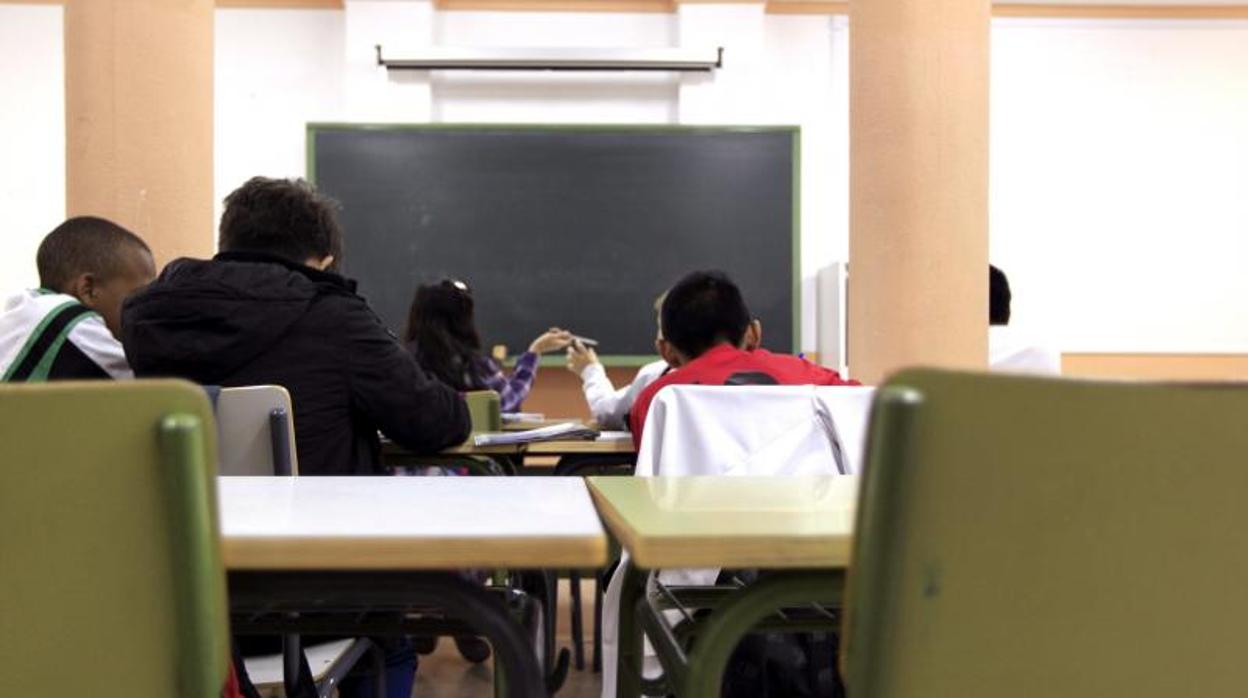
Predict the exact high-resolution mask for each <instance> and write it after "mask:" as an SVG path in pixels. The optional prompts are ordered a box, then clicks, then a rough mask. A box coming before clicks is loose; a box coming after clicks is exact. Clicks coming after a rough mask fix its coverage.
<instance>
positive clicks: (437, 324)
mask: <svg viewBox="0 0 1248 698" xmlns="http://www.w3.org/2000/svg"><path fill="white" fill-rule="evenodd" d="M474 308H475V301H474V300H473V297H472V290H471V289H470V288H468V284H466V283H464V282H463V281H453V280H449V279H448V280H445V281H442V282H440V283H437V284H431V285H427V286H421V287H420V288H418V289H416V296H415V298H413V299H412V306H411V309H410V310H409V312H408V316H407V332H406V333H405V334H404V337H403V338H404V341H406V342H407V348H408V351H410V352H411V353H412V355H413V356H415V357H416V360H417V361H419V362H420V365H421V366H422V367H423V368H424V369H425V370H426V371H428V372H429V373H430V374H431V375H433V376H436V377H437V378H438V380H440V381H442V382H443V383H445V384H447V385H449V386H451V387H452V388H455V389H456V390H461V391H464V392H467V391H472V390H493V391H494V392H496V393H498V395H499V399H500V402H501V406H502V411H503V412H508V413H510V412H518V411H519V410H520V406H521V405H522V404H523V403H524V399H525V398H526V397H528V395H529V390H530V389H532V387H533V379H534V378H536V376H537V361H538V358H539V357H540V356H541V355H542V354H545V353H547V352H552V351H558V350H560V349H563V348H564V347H566V346H568V344H569V343H570V342H571V341H572V335H571V334H570V333H568V332H565V331H564V330H561V329H559V328H557V327H554V328H551V329H550V330H549V331H547V332H545V333H543V334H542V335H541V336H539V337H538V338H537V339H535V340H533V343H532V344H530V345H529V350H528V351H526V352H525V353H523V354H521V355H520V358H518V359H516V367H515V369H513V370H512V372H511V375H510V376H508V375H506V374H504V373H503V371H502V368H500V367H499V365H498V363H497V362H496V361H494V360H493V359H491V358H490V357H488V356H485V355H484V354H482V353H481V338H480V336H479V335H478V334H477V325H476V319H475V317H474V315H475V312H474Z"/></svg>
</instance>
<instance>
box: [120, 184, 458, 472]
mask: <svg viewBox="0 0 1248 698" xmlns="http://www.w3.org/2000/svg"><path fill="white" fill-rule="evenodd" d="M220 249H221V252H220V254H218V255H217V256H216V257H214V258H213V259H212V260H208V261H204V260H193V259H180V260H177V261H175V262H172V263H170V264H169V266H168V267H167V268H166V269H165V271H164V273H163V274H161V275H160V278H159V279H157V280H156V282H155V283H153V284H152V285H151V286H149V287H148V288H147V289H145V290H144V291H143V292H142V293H139V294H137V295H136V296H134V297H133V298H131V299H130V300H129V301H128V302H127V303H126V306H125V310H124V311H123V315H124V323H123V324H124V332H123V337H122V342H123V344H125V347H126V355H127V356H129V357H130V363H131V365H132V366H133V367H134V370H135V373H136V374H137V375H139V376H179V377H182V378H187V379H190V380H193V381H196V382H198V383H202V384H206V385H223V386H239V385H260V384H275V385H281V386H285V387H286V389H287V390H289V391H290V394H291V399H292V400H293V402H294V410H295V441H296V445H297V448H298V450H299V467H300V471H301V472H302V473H303V474H305V475H375V474H381V473H382V469H381V444H380V441H379V440H378V437H377V432H378V430H380V431H381V432H382V433H384V434H385V435H386V436H388V437H390V438H391V439H394V441H396V442H397V443H399V444H401V445H403V446H404V447H405V448H407V449H410V450H412V451H413V452H416V453H425V454H433V453H437V452H438V451H440V450H442V449H443V448H446V447H448V446H452V445H455V444H458V443H462V442H463V441H464V439H466V438H467V436H468V432H469V429H470V424H469V418H468V409H467V406H466V405H465V404H464V401H463V398H462V397H460V395H459V394H458V393H456V392H455V391H454V390H452V389H450V388H448V387H446V386H444V385H442V384H441V383H439V382H437V381H436V380H432V379H431V378H430V377H429V376H428V375H426V374H425V372H424V371H422V370H421V368H420V367H419V366H418V365H417V364H416V362H415V361H414V360H413V359H412V357H411V355H410V354H408V353H407V352H406V351H405V350H404V348H403V346H402V345H401V344H399V342H398V340H397V339H396V338H395V337H394V336H393V335H392V334H391V333H390V332H389V331H388V330H387V329H386V328H385V326H384V325H382V323H381V321H380V320H379V319H378V318H377V316H376V315H375V314H373V311H372V310H371V309H370V308H369V307H368V304H367V303H366V302H365V301H364V299H363V298H361V297H360V296H358V295H356V293H355V282H353V281H349V280H347V279H345V278H343V277H342V276H339V275H338V274H336V273H334V272H333V271H332V269H333V268H334V267H335V264H336V263H337V261H338V259H339V258H340V257H341V255H342V230H341V228H340V227H339V226H338V221H337V217H336V214H335V211H334V204H333V203H332V202H331V201H330V200H329V199H327V198H325V197H323V196H321V195H320V194H319V193H317V192H316V190H315V189H313V188H312V187H311V185H309V184H308V183H307V182H304V181H302V180H286V179H268V178H264V177H256V178H253V179H251V180H249V181H248V182H247V183H246V184H244V185H243V186H242V187H240V188H239V189H237V190H236V191H234V192H233V193H232V194H230V195H229V196H228V197H226V199H225V212H224V213H223V214H222V216H221V229H220Z"/></svg>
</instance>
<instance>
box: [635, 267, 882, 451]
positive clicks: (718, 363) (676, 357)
mask: <svg viewBox="0 0 1248 698" xmlns="http://www.w3.org/2000/svg"><path fill="white" fill-rule="evenodd" d="M659 324H660V328H661V332H662V336H661V337H660V338H659V339H658V340H657V341H656V342H655V344H656V348H657V349H658V351H659V354H660V355H661V356H662V357H663V359H664V360H665V361H667V363H668V365H669V366H671V367H672V369H673V370H672V371H671V372H670V373H668V374H667V375H665V376H663V377H662V378H660V379H658V380H657V381H655V382H654V383H652V384H651V385H650V386H649V387H648V388H646V389H645V390H643V391H642V393H641V395H640V396H639V397H638V398H637V404H636V405H634V406H633V410H632V413H631V417H630V424H631V426H632V431H633V441H634V442H635V443H636V444H637V445H638V446H640V444H641V437H642V429H643V427H645V424H646V415H647V413H649V411H650V403H651V402H653V401H654V396H655V395H656V394H657V393H658V392H659V391H660V390H662V389H663V388H666V387H667V386H669V385H688V384H701V385H858V383H857V381H846V380H845V379H843V378H841V376H840V375H839V374H838V373H837V372H836V371H832V370H830V369H826V368H823V367H821V366H816V365H815V364H812V363H810V362H809V361H806V360H804V359H799V358H797V357H795V356H785V355H782V354H773V353H771V352H769V351H766V350H764V349H754V350H752V351H751V350H750V349H749V344H748V343H749V342H757V341H758V339H759V338H760V337H759V332H760V328H759V327H758V326H757V325H756V324H754V323H752V322H751V320H750V313H749V310H748V309H747V308H746V306H745V300H744V299H743V298H742V297H741V291H740V289H738V288H737V286H736V284H734V283H733V282H732V280H731V279H729V278H728V276H727V275H725V274H724V273H722V272H717V271H699V272H694V273H692V274H689V275H688V276H686V277H684V278H683V279H681V280H680V281H679V282H677V284H676V285H675V286H673V287H672V289H671V290H670V291H668V293H667V297H666V298H665V299H664V300H663V308H662V310H661V311H660V314H659Z"/></svg>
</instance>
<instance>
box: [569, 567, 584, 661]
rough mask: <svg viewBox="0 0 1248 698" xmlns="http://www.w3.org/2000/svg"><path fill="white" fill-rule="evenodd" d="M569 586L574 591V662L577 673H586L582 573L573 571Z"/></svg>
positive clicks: (570, 574) (570, 573)
mask: <svg viewBox="0 0 1248 698" xmlns="http://www.w3.org/2000/svg"><path fill="white" fill-rule="evenodd" d="M568 584H569V585H570V587H571V590H572V662H573V665H574V666H575V667H576V670H577V671H585V628H584V618H583V617H582V614H581V573H580V572H579V571H577V570H572V571H571V572H569V573H568Z"/></svg>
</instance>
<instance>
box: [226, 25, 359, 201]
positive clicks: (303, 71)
mask: <svg viewBox="0 0 1248 698" xmlns="http://www.w3.org/2000/svg"><path fill="white" fill-rule="evenodd" d="M344 25H345V22H344V17H343V13H342V12H337V11H331V10H307V11H298V12H295V11H290V10H217V12H216V44H215V51H216V61H215V64H214V66H213V67H214V80H215V94H214V110H215V112H216V117H215V118H216V132H215V133H214V134H213V135H214V140H213V151H214V153H213V155H214V159H215V163H214V169H215V172H216V181H215V189H216V194H217V196H216V198H217V209H216V210H217V218H220V213H221V199H222V198H224V197H225V195H226V194H228V193H230V192H231V191H233V189H234V188H235V187H237V186H238V185H240V184H242V183H243V182H244V181H245V180H246V179H247V178H249V177H253V176H256V175H265V176H269V177H302V176H304V174H305V173H306V164H305V160H306V157H305V156H306V148H307V139H306V138H305V136H304V133H305V129H306V125H307V122H309V121H336V120H339V119H341V118H343V114H344V108H343V102H344V99H343V97H344V96H343V81H344V78H343V74H344V71H345V67H344V65H343V35H344V32H343V28H344Z"/></svg>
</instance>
